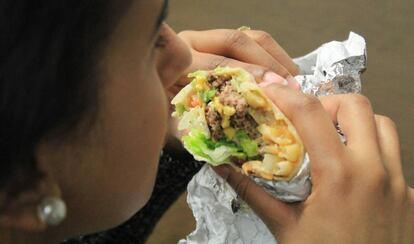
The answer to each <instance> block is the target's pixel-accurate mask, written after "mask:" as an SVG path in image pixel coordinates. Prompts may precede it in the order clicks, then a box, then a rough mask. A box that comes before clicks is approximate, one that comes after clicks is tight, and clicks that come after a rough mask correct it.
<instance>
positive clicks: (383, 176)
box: [367, 166, 389, 190]
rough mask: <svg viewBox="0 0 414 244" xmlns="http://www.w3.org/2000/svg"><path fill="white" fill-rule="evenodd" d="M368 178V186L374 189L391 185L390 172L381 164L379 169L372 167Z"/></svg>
mask: <svg viewBox="0 0 414 244" xmlns="http://www.w3.org/2000/svg"><path fill="white" fill-rule="evenodd" d="M367 180H368V182H367V187H368V188H370V189H373V190H380V189H384V188H386V187H387V186H388V185H389V177H388V174H387V172H386V171H385V169H384V167H381V166H380V167H378V169H371V172H370V173H369V176H367Z"/></svg>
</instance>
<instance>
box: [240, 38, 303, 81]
mask: <svg viewBox="0 0 414 244" xmlns="http://www.w3.org/2000/svg"><path fill="white" fill-rule="evenodd" d="M243 32H244V33H245V34H246V35H248V36H249V37H250V38H252V39H253V40H254V41H255V42H256V43H257V44H259V45H260V46H261V47H262V48H263V49H264V50H266V51H267V52H268V53H269V54H270V55H272V57H273V58H274V59H276V60H277V61H278V62H279V63H280V64H281V65H283V67H285V68H286V69H287V70H288V72H289V73H290V74H292V75H293V76H295V75H298V74H299V68H298V66H297V65H296V64H295V63H294V62H293V60H292V58H291V57H290V56H289V55H288V54H287V53H286V51H285V50H284V49H283V48H282V47H281V46H280V45H279V43H277V42H276V40H275V39H273V37H272V36H271V35H270V34H269V33H267V32H265V31H260V30H244V31H243Z"/></svg>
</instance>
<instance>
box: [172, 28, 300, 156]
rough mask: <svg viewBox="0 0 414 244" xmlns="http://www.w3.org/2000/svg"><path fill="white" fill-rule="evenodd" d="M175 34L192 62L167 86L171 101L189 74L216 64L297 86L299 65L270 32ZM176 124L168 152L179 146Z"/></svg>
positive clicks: (257, 79)
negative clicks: (185, 47)
mask: <svg viewBox="0 0 414 244" xmlns="http://www.w3.org/2000/svg"><path fill="white" fill-rule="evenodd" d="M171 31H172V30H171ZM178 36H179V37H180V38H181V39H182V40H183V41H184V42H185V43H186V44H187V46H188V47H189V49H190V51H191V55H192V64H191V65H190V66H189V67H188V68H187V69H186V70H185V71H184V72H183V75H182V76H181V77H180V78H179V80H178V81H177V82H176V83H175V84H174V85H173V86H171V87H170V88H169V89H168V96H169V98H170V100H171V99H172V98H173V97H174V96H175V95H176V94H177V93H178V92H179V91H180V90H181V89H182V88H183V87H184V86H186V85H187V84H188V83H189V82H190V81H189V79H188V78H187V75H188V73H191V72H194V71H196V70H200V69H203V70H211V69H214V68H216V67H218V66H230V67H240V68H244V69H246V70H247V71H249V72H250V73H251V74H252V75H253V76H254V77H255V78H256V81H257V82H259V83H260V82H262V81H264V80H266V78H267V79H269V78H270V79H279V81H280V82H282V81H284V80H285V81H286V82H287V83H288V84H289V85H290V86H291V87H292V88H295V89H299V84H298V83H297V82H296V80H295V79H294V78H293V76H295V75H297V74H298V72H299V70H298V67H297V66H296V65H295V64H294V63H293V61H292V59H291V58H290V57H289V55H288V54H287V53H286V52H285V50H283V48H281V47H280V46H279V44H278V43H277V42H276V41H275V40H274V39H273V38H272V37H271V35H269V34H268V33H266V32H264V31H259V30H243V31H241V30H230V29H217V30H206V31H183V32H181V33H179V34H178ZM170 55H173V53H170ZM167 73H168V72H167ZM176 124H177V121H175V120H172V121H171V125H170V133H169V134H170V136H168V142H167V146H168V148H169V149H171V150H170V151H178V152H179V151H180V150H182V146H181V143H180V142H179V141H178V140H177V138H178V137H179V133H178V132H177V131H176V128H177V125H176ZM171 135H172V136H171Z"/></svg>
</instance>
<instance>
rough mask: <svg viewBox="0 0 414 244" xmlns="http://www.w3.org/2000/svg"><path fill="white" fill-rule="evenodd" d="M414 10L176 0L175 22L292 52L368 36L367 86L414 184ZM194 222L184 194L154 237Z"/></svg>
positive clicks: (378, 1) (368, 2)
mask: <svg viewBox="0 0 414 244" xmlns="http://www.w3.org/2000/svg"><path fill="white" fill-rule="evenodd" d="M413 12H414V1H413V0H393V1H387V0H347V1H338V0H336V1H335V0H331V1H322V0H314V1H313V0H294V1H286V0H259V1H252V0H170V14H169V19H168V23H169V24H170V25H171V26H172V27H173V28H174V29H175V30H176V31H177V32H179V31H181V30H188V29H192V30H204V29H214V28H230V29H236V28H238V27H240V26H243V25H245V26H250V27H251V28H252V29H259V30H265V31H267V32H268V33H270V34H272V36H273V37H274V38H275V39H276V40H277V41H278V42H279V44H280V45H281V46H282V47H284V48H285V50H286V51H287V52H288V53H289V54H290V56H291V57H297V56H301V55H304V54H306V53H308V52H310V51H312V50H313V49H315V48H317V47H318V46H319V45H321V44H322V43H324V42H327V41H331V40H344V39H346V38H347V36H348V34H349V31H354V32H356V33H358V34H360V35H362V36H364V37H365V38H366V41H367V47H368V65H367V71H366V72H365V73H364V75H363V80H364V83H363V93H364V94H365V95H366V96H368V97H369V98H370V100H371V102H372V104H373V107H374V109H375V112H376V113H377V114H383V115H386V116H389V117H391V118H392V119H393V120H394V121H395V122H396V124H397V126H398V131H399V134H400V141H401V148H402V155H403V167H404V172H405V176H406V179H407V181H408V183H409V184H410V185H411V186H414V150H413V147H414V145H413V144H414V132H413V127H414V78H413V76H414V67H413V66H414V17H413V14H412V13H413ZM361 163H363V162H361ZM367 173H369V172H367ZM194 228H195V222H194V219H193V216H192V213H191V211H190V210H189V209H188V207H187V204H186V202H185V194H184V195H183V196H182V197H181V198H180V199H179V200H178V201H177V202H176V204H174V205H173V206H172V208H170V209H169V211H168V212H167V213H166V214H165V216H164V217H163V219H162V220H161V221H160V222H159V223H158V225H157V227H156V229H155V230H154V233H153V235H152V236H151V238H150V240H149V241H148V242H147V243H148V244H161V243H163V244H164V243H177V241H178V240H179V239H180V238H183V237H185V236H186V235H187V234H188V233H190V232H191V231H192V230H193V229H194Z"/></svg>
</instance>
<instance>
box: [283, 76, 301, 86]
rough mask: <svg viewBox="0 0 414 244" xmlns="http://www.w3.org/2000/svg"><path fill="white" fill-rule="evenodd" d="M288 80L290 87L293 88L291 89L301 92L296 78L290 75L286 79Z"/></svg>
mask: <svg viewBox="0 0 414 244" xmlns="http://www.w3.org/2000/svg"><path fill="white" fill-rule="evenodd" d="M286 80H287V82H288V86H290V87H291V88H293V89H296V90H300V85H299V82H298V81H297V80H296V79H295V77H293V76H291V75H289V76H288V77H287V78H286Z"/></svg>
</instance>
